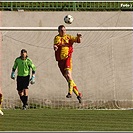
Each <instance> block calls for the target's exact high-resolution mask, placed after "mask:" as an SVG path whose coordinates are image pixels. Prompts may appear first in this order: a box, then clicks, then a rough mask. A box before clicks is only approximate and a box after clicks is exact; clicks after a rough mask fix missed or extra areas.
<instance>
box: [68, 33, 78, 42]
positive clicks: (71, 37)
mask: <svg viewBox="0 0 133 133" xmlns="http://www.w3.org/2000/svg"><path fill="white" fill-rule="evenodd" d="M69 37H70V40H71V42H72V43H74V42H77V37H75V36H72V35H69Z"/></svg>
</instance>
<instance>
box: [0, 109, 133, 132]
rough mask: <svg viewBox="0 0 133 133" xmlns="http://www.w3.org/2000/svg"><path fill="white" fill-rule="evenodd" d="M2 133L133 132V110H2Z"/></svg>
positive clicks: (0, 128) (0, 125) (0, 124)
mask: <svg viewBox="0 0 133 133" xmlns="http://www.w3.org/2000/svg"><path fill="white" fill-rule="evenodd" d="M3 111H4V115H3V116H0V131H133V111H132V110H76V109H29V110H20V109H16V110H11V109H10V110H3Z"/></svg>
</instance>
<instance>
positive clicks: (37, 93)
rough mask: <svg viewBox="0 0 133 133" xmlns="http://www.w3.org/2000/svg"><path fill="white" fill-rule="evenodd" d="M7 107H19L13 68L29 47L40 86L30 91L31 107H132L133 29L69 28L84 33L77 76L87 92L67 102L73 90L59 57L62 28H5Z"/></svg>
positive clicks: (3, 76) (3, 51) (3, 74)
mask: <svg viewBox="0 0 133 133" xmlns="http://www.w3.org/2000/svg"><path fill="white" fill-rule="evenodd" d="M0 30H1V37H0V39H1V41H0V42H1V43H0V45H1V46H0V47H1V54H0V57H1V58H0V60H1V66H0V68H1V72H0V73H1V88H2V92H3V96H4V99H3V103H2V106H3V108H20V107H21V106H22V105H21V102H20V99H19V96H18V94H17V91H16V81H14V80H12V79H11V78H10V75H11V70H12V66H13V63H14V60H15V58H16V57H18V56H20V51H21V49H22V48H25V49H26V50H27V51H28V56H29V58H31V59H32V61H33V63H34V64H35V66H36V68H37V71H36V83H35V84H34V85H30V86H29V101H28V103H29V108H44V107H48V108H83V109H128V108H132V107H133V95H132V94H133V78H132V76H133V72H132V69H133V48H132V47H133V29H132V28H131V27H69V28H67V33H68V34H71V35H74V36H75V35H76V34H77V32H78V33H81V34H82V36H83V37H82V42H81V43H80V44H76V43H75V44H74V52H73V71H72V76H73V79H74V81H75V83H76V84H77V87H78V89H79V91H80V92H81V93H82V95H83V97H82V104H79V103H78V100H77V98H76V96H75V94H74V93H73V94H72V98H71V99H67V98H66V94H67V92H68V85H67V83H66V81H65V79H64V77H63V76H62V75H61V73H60V71H59V68H58V66H57V62H56V61H55V57H54V50H53V39H54V36H55V35H57V34H58V32H57V27H51V28H50V27H1V29H0Z"/></svg>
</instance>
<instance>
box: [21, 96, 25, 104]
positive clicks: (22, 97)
mask: <svg viewBox="0 0 133 133" xmlns="http://www.w3.org/2000/svg"><path fill="white" fill-rule="evenodd" d="M20 99H21V101H22V103H23V104H24V95H23V96H20Z"/></svg>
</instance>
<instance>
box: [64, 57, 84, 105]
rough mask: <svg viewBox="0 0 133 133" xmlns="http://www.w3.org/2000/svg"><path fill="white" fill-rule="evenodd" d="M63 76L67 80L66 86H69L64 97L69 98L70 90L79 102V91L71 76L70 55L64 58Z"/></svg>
mask: <svg viewBox="0 0 133 133" xmlns="http://www.w3.org/2000/svg"><path fill="white" fill-rule="evenodd" d="M65 77H66V79H67V81H68V86H69V90H68V95H67V96H66V97H67V98H70V97H71V94H72V92H74V93H75V94H76V96H77V99H78V100H79V103H81V93H79V91H78V88H77V86H76V84H75V82H74V80H73V78H72V58H71V57H70V58H68V59H67V60H66V68H65Z"/></svg>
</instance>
